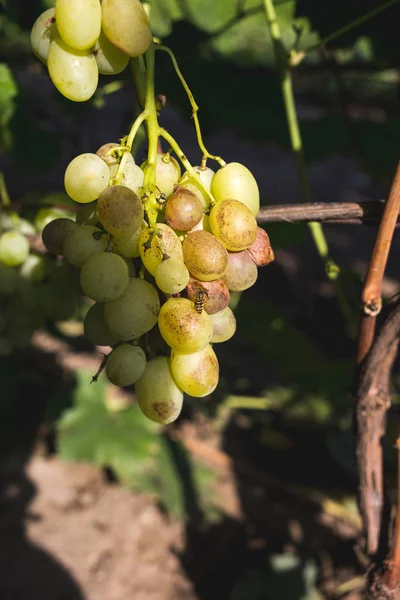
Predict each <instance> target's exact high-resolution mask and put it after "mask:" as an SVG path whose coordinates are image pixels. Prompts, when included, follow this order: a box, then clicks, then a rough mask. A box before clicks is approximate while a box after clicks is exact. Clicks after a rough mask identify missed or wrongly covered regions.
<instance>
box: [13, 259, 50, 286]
mask: <svg viewBox="0 0 400 600" xmlns="http://www.w3.org/2000/svg"><path fill="white" fill-rule="evenodd" d="M49 271H50V262H49V259H48V258H47V257H46V256H43V254H30V255H29V256H28V258H27V259H26V261H25V262H24V264H23V265H22V267H21V268H20V271H19V274H20V275H21V277H23V278H24V279H27V280H29V281H32V282H33V283H39V282H40V281H43V279H46V277H47V275H48V274H49Z"/></svg>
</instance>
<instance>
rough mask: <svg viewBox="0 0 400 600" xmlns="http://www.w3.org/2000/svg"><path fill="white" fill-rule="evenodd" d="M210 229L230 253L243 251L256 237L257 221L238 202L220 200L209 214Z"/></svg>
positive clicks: (245, 207)
mask: <svg viewBox="0 0 400 600" xmlns="http://www.w3.org/2000/svg"><path fill="white" fill-rule="evenodd" d="M210 227H211V231H212V232H213V234H214V235H215V237H216V238H217V239H218V240H219V241H220V242H221V244H223V246H225V248H227V249H228V250H231V251H232V252H239V251H240V250H245V248H248V247H249V246H250V244H252V243H253V242H254V240H255V239H256V236H257V221H256V219H255V217H254V215H253V214H252V213H251V211H250V210H249V209H248V208H247V206H245V205H244V204H243V203H242V202H239V201H238V200H221V201H220V202H217V203H216V204H215V206H214V207H213V208H212V210H211V212H210Z"/></svg>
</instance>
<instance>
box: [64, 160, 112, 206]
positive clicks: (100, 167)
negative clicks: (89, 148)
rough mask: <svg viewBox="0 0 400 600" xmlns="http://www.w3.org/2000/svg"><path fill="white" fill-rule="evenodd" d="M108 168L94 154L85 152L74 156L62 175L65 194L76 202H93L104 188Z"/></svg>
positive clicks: (106, 181)
mask: <svg viewBox="0 0 400 600" xmlns="http://www.w3.org/2000/svg"><path fill="white" fill-rule="evenodd" d="M109 178H110V169H109V168H108V166H107V165H106V164H105V162H104V161H102V160H101V158H100V157H99V156H96V154H91V153H90V152H87V153H86V154H80V155H79V156H76V157H75V158H74V159H73V160H72V161H71V162H70V163H69V165H68V167H67V169H66V171H65V175H64V185H65V190H66V192H67V194H68V195H69V196H70V197H71V198H72V199H73V200H75V201H76V202H80V203H82V204H86V203H87V202H93V200H96V198H98V197H99V195H100V194H101V192H102V191H103V190H105V189H106V187H107V185H108V180H109Z"/></svg>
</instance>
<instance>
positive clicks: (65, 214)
mask: <svg viewBox="0 0 400 600" xmlns="http://www.w3.org/2000/svg"><path fill="white" fill-rule="evenodd" d="M56 219H68V220H69V221H71V223H72V222H73V216H72V215H71V213H70V212H69V211H67V210H63V209H62V208H41V209H40V210H39V211H38V212H37V214H36V216H35V220H34V225H35V227H36V229H37V231H39V233H40V232H42V231H43V229H44V228H45V227H46V225H48V224H49V223H51V222H52V221H55V220H56Z"/></svg>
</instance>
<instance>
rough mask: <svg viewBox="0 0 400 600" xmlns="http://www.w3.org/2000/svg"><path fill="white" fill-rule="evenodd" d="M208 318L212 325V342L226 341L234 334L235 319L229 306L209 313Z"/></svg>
mask: <svg viewBox="0 0 400 600" xmlns="http://www.w3.org/2000/svg"><path fill="white" fill-rule="evenodd" d="M210 319H211V322H212V326H213V334H212V338H211V343H212V344H217V343H219V342H226V341H227V340H230V339H231V337H233V336H234V335H235V331H236V319H235V315H234V314H233V312H232V310H231V309H230V308H229V306H227V307H226V308H224V310H221V311H220V312H217V313H214V314H213V315H210Z"/></svg>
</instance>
